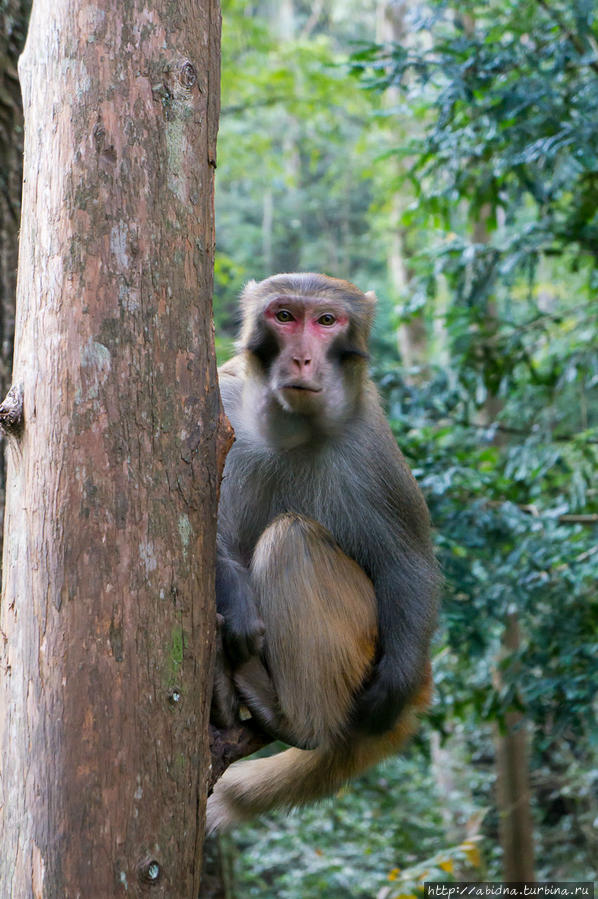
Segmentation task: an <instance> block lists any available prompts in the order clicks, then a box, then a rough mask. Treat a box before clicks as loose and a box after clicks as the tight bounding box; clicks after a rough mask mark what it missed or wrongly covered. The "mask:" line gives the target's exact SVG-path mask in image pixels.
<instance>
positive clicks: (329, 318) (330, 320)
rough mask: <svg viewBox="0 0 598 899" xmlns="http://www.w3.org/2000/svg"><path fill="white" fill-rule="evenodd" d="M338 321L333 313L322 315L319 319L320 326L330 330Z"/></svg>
mask: <svg viewBox="0 0 598 899" xmlns="http://www.w3.org/2000/svg"><path fill="white" fill-rule="evenodd" d="M335 321H336V318H335V316H334V315H333V314H332V313H331V312H325V313H324V315H321V316H320V317H319V319H318V324H319V325H324V326H325V327H327V328H329V327H330V325H333V324H334V323H335Z"/></svg>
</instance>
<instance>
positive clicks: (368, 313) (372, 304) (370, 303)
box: [364, 290, 378, 337]
mask: <svg viewBox="0 0 598 899" xmlns="http://www.w3.org/2000/svg"><path fill="white" fill-rule="evenodd" d="M364 297H365V299H366V304H365V318H366V327H367V333H368V337H369V334H370V331H371V330H372V325H373V324H374V316H375V315H376V304H377V302H378V297H377V296H376V294H375V293H374V291H373V290H368V292H367V293H364Z"/></svg>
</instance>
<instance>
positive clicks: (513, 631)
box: [495, 613, 535, 882]
mask: <svg viewBox="0 0 598 899" xmlns="http://www.w3.org/2000/svg"><path fill="white" fill-rule="evenodd" d="M519 644H520V639H519V624H518V621H517V615H516V614H515V613H513V614H511V615H509V616H508V618H507V624H506V629H505V635H504V637H503V651H504V652H505V653H513V652H517V651H518V650H519ZM499 677H500V675H499V673H498V671H497V672H496V675H495V678H496V680H497V686H500V680H499ZM495 743H496V797H497V805H498V811H499V833H500V844H501V846H502V851H503V875H502V876H503V880H505V881H507V882H523V881H531V882H533V881H534V880H535V875H534V826H533V821H532V813H531V808H530V787H529V763H528V748H527V743H528V733H527V727H526V722H525V718H524V717H523V715H522V714H521V713H520V712H517V711H510V712H507V713H506V715H505V731H504V733H497V735H496V741H495Z"/></svg>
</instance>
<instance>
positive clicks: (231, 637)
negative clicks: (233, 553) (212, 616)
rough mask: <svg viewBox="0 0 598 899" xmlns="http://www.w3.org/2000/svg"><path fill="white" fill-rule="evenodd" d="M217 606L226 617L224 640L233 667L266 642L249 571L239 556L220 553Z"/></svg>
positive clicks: (253, 653) (245, 659) (223, 631)
mask: <svg viewBox="0 0 598 899" xmlns="http://www.w3.org/2000/svg"><path fill="white" fill-rule="evenodd" d="M216 607H217V609H218V612H219V613H220V615H222V618H223V619H224V621H223V623H222V642H223V643H224V650H225V653H226V656H227V658H228V660H229V661H230V662H231V664H232V665H233V667H236V666H237V665H240V664H242V663H243V662H246V661H247V660H248V659H250V658H251V656H254V655H259V654H260V653H261V651H262V648H263V644H264V632H265V627H264V622H263V621H262V619H261V618H260V616H259V614H258V611H257V608H256V605H255V599H254V598H253V590H252V587H251V581H250V578H249V572H248V571H247V569H246V568H245V567H244V566H243V565H241V563H240V562H238V561H237V560H236V559H233V558H231V557H230V556H227V555H226V554H225V553H224V552H222V553H220V554H219V557H218V559H217V563H216Z"/></svg>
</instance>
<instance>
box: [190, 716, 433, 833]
mask: <svg viewBox="0 0 598 899" xmlns="http://www.w3.org/2000/svg"><path fill="white" fill-rule="evenodd" d="M423 704H424V703H421V705H423ZM418 705H420V704H419V703H418ZM416 727H417V716H416V712H415V709H414V708H413V707H412V708H411V709H408V710H406V711H405V712H404V713H403V715H402V716H401V718H400V719H399V721H398V723H397V724H396V725H395V727H394V729H393V730H392V731H390V732H389V733H388V734H384V735H382V736H377V737H370V736H361V735H355V734H352V735H351V737H350V738H349V739H350V740H351V742H349V740H347V741H344V742H343V743H342V744H335V745H331V746H322V747H318V748H317V749H310V750H304V749H294V748H293V749H287V750H285V751H284V752H281V753H279V754H278V755H273V756H269V757H268V758H262V759H254V760H251V761H247V762H237V763H236V764H234V765H231V767H230V768H228V769H227V770H226V771H225V772H224V774H223V775H222V777H221V778H220V780H219V781H218V782H217V783H216V785H215V787H214V792H213V793H212V795H211V796H210V798H209V799H208V810H207V818H206V827H207V831H208V833H213V832H215V831H222V830H227V829H228V828H230V827H233V826H234V825H235V824H239V823H241V822H242V821H247V820H249V819H250V818H253V817H254V816H255V815H259V814H262V813H263V812H268V811H270V810H272V809H274V808H282V809H287V810H290V809H292V808H295V807H296V806H299V805H303V804H304V803H306V802H313V801H314V800H317V799H323V798H324V797H325V796H328V795H330V794H331V793H334V792H335V791H336V790H338V789H339V788H340V787H341V786H343V784H344V783H345V782H346V781H348V780H350V779H351V778H352V777H355V776H356V775H358V774H360V773H361V772H363V771H365V770H366V769H367V768H369V767H370V766H371V765H374V764H376V762H379V761H381V760H382V759H383V758H386V757H387V756H389V755H391V754H392V753H394V752H396V751H397V750H398V749H399V748H400V747H401V746H402V745H403V743H404V742H405V741H406V740H407V739H408V738H409V737H410V736H411V734H412V733H413V732H414V731H415V729H416Z"/></svg>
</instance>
